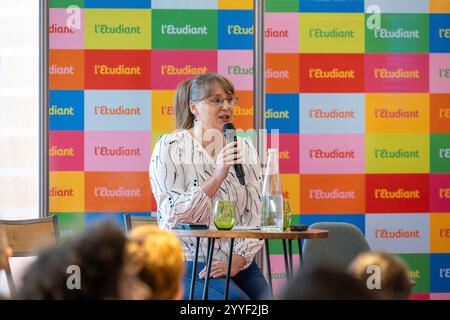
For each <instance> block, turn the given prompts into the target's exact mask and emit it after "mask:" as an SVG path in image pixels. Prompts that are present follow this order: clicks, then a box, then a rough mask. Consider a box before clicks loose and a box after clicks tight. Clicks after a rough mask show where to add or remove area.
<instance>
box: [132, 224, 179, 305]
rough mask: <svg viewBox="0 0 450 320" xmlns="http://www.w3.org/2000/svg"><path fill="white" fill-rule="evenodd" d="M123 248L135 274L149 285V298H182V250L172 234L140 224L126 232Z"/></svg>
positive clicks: (155, 227)
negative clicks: (126, 242)
mask: <svg viewBox="0 0 450 320" xmlns="http://www.w3.org/2000/svg"><path fill="white" fill-rule="evenodd" d="M127 251H128V255H129V258H130V262H131V263H132V265H133V266H134V268H135V270H136V272H137V275H138V277H139V278H140V280H141V281H143V282H144V283H146V284H147V285H148V286H149V287H150V289H151V291H152V299H154V300H179V299H181V298H182V297H183V282H182V280H183V275H184V253H183V250H182V249H181V244H180V241H179V240H178V238H177V237H176V236H175V235H174V234H173V233H171V232H169V231H165V230H160V229H159V227H158V226H153V225H147V226H140V227H138V228H136V229H133V230H132V231H131V233H130V234H129V240H128V249H127Z"/></svg>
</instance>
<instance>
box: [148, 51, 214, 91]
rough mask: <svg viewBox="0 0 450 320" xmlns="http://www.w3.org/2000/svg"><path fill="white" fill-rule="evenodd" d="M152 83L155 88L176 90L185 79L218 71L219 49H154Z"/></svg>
mask: <svg viewBox="0 0 450 320" xmlns="http://www.w3.org/2000/svg"><path fill="white" fill-rule="evenodd" d="M151 72H152V85H151V88H152V89H155V90H175V89H176V88H177V86H178V85H179V83H180V82H181V81H183V80H185V79H189V78H194V77H196V76H198V75H201V74H203V73H205V72H217V51H213V50H205V51H200V50H186V51H177V50H153V51H152V69H151Z"/></svg>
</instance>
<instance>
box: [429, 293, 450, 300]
mask: <svg viewBox="0 0 450 320" xmlns="http://www.w3.org/2000/svg"><path fill="white" fill-rule="evenodd" d="M430 299H431V300H450V292H447V293H432V294H430Z"/></svg>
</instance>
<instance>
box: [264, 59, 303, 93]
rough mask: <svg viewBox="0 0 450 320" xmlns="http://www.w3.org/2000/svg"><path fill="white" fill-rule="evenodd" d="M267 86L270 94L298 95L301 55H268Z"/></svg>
mask: <svg viewBox="0 0 450 320" xmlns="http://www.w3.org/2000/svg"><path fill="white" fill-rule="evenodd" d="M266 65H267V67H266V74H265V76H266V86H267V92H268V93H298V92H299V89H300V85H299V80H300V79H299V55H298V54H292V53H291V54H289V53H287V54H280V53H269V54H267V55H266Z"/></svg>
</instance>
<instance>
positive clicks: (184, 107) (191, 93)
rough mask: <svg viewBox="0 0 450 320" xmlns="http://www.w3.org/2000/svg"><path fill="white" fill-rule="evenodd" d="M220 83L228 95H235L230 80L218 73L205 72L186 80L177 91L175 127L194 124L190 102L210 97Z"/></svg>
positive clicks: (186, 127) (185, 126) (180, 127)
mask: <svg viewBox="0 0 450 320" xmlns="http://www.w3.org/2000/svg"><path fill="white" fill-rule="evenodd" d="M216 83H218V84H220V85H221V86H222V88H223V90H224V91H225V93H226V94H228V95H234V86H233V84H232V83H231V81H230V80H228V79H227V78H225V77H223V76H221V75H220V74H217V73H204V74H202V75H199V76H197V77H195V78H192V79H187V80H184V81H183V82H182V83H180V85H179V86H178V88H177V91H176V93H175V105H174V108H175V127H176V128H177V129H186V130H189V129H191V128H192V127H193V126H194V119H195V117H194V115H193V114H192V112H191V110H190V108H189V104H190V102H191V101H194V102H198V101H202V100H204V99H206V98H208V97H210V96H211V95H212V94H213V93H214V86H215V84H216Z"/></svg>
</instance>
